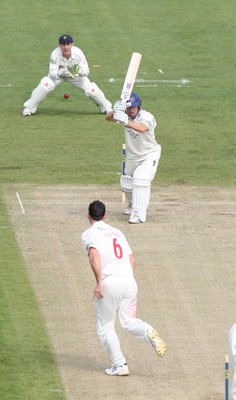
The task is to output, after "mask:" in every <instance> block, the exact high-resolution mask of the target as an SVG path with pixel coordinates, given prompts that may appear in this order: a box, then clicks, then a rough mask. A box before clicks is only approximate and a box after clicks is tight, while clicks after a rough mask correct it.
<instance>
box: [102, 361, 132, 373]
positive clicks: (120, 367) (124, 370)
mask: <svg viewBox="0 0 236 400" xmlns="http://www.w3.org/2000/svg"><path fill="white" fill-rule="evenodd" d="M105 374H107V375H110V376H127V375H129V368H128V365H127V364H122V365H116V366H114V367H111V368H107V369H105Z"/></svg>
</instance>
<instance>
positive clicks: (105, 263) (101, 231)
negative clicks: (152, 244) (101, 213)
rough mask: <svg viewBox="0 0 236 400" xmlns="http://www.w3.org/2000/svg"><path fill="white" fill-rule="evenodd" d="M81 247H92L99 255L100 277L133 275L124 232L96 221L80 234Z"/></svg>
mask: <svg viewBox="0 0 236 400" xmlns="http://www.w3.org/2000/svg"><path fill="white" fill-rule="evenodd" d="M81 237H82V244H83V247H84V248H85V249H86V251H87V252H88V251H89V249H90V247H94V248H95V249H96V250H97V251H98V253H99V255H100V263H101V268H102V277H103V278H105V277H106V276H110V275H112V276H133V268H132V265H131V264H130V259H129V256H130V254H132V250H131V248H130V246H129V244H128V242H127V240H126V238H125V236H124V234H123V233H122V232H121V231H120V230H119V229H116V228H113V227H112V226H110V225H108V224H106V223H105V222H104V221H97V222H95V223H94V224H93V225H91V227H90V228H88V229H87V230H86V231H85V232H84V233H83V234H82V236H81Z"/></svg>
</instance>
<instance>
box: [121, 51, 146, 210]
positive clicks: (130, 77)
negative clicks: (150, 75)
mask: <svg viewBox="0 0 236 400" xmlns="http://www.w3.org/2000/svg"><path fill="white" fill-rule="evenodd" d="M141 58H142V54H140V53H132V56H131V59H130V63H129V66H128V70H127V72H126V76H125V80H124V85H123V88H122V91H121V95H120V98H121V100H124V101H127V100H129V98H130V95H131V92H132V90H133V87H134V83H135V79H136V76H137V73H138V69H139V64H140V61H141ZM124 168H125V145H123V148H122V174H123V175H124ZM122 204H125V193H124V192H122Z"/></svg>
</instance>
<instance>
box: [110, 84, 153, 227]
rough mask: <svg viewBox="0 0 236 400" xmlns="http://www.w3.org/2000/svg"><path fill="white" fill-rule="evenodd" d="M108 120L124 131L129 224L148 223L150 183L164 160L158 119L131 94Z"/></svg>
mask: <svg viewBox="0 0 236 400" xmlns="http://www.w3.org/2000/svg"><path fill="white" fill-rule="evenodd" d="M106 120H107V121H118V122H120V123H121V124H122V125H123V126H124V131H125V144H126V164H125V173H124V174H122V175H121V178H120V185H121V189H122V191H123V192H124V193H125V197H126V201H127V203H128V204H127V208H126V210H125V211H124V214H126V215H129V216H130V218H129V223H130V224H139V223H142V222H146V218H147V209H148V206H149V202H150V195H151V183H152V181H153V179H154V177H155V175H156V171H157V166H158V163H159V160H160V156H161V146H160V144H158V143H157V142H156V139H155V132H154V130H155V127H156V125H157V123H156V119H155V118H154V116H153V115H152V114H151V113H150V112H148V111H145V110H143V109H142V101H141V99H140V97H139V95H138V94H137V93H134V92H132V93H131V95H130V98H129V99H128V100H127V101H124V100H118V101H116V102H115V104H114V108H113V111H111V112H109V113H108V114H107V115H106Z"/></svg>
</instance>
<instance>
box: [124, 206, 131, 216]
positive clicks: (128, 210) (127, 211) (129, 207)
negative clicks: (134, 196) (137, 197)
mask: <svg viewBox="0 0 236 400" xmlns="http://www.w3.org/2000/svg"><path fill="white" fill-rule="evenodd" d="M131 213H132V203H129V205H128V207H127V208H126V209H125V211H123V214H125V215H131Z"/></svg>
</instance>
